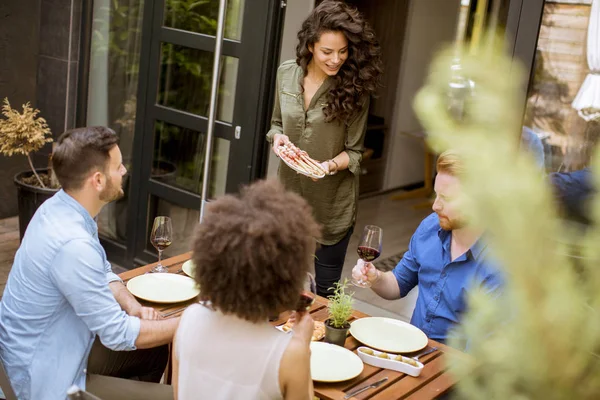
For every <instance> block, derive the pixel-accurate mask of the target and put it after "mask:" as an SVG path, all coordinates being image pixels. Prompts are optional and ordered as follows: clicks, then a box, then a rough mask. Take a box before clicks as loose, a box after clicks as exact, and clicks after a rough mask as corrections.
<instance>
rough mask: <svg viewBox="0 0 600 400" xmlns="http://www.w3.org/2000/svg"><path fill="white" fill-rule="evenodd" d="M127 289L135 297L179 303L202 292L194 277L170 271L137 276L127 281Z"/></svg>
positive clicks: (157, 301) (156, 301)
mask: <svg viewBox="0 0 600 400" xmlns="http://www.w3.org/2000/svg"><path fill="white" fill-rule="evenodd" d="M127 289H128V290H129V291H130V292H131V294H133V295H134V296H135V297H138V298H140V299H142V300H147V301H152V302H154V303H179V302H181V301H186V300H190V299H193V298H194V297H196V296H198V294H199V293H200V290H199V289H198V287H197V286H196V281H194V280H193V279H192V278H188V277H187V276H183V275H176V274H169V273H153V274H144V275H140V276H136V277H135V278H133V279H131V280H130V281H129V282H127Z"/></svg>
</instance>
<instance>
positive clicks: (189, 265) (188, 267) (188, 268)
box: [181, 260, 196, 278]
mask: <svg viewBox="0 0 600 400" xmlns="http://www.w3.org/2000/svg"><path fill="white" fill-rule="evenodd" d="M181 269H182V270H183V272H185V274H186V275H187V276H189V277H190V278H193V277H194V271H195V270H196V266H195V265H194V262H193V261H192V260H187V261H186V262H184V263H183V265H182V266H181Z"/></svg>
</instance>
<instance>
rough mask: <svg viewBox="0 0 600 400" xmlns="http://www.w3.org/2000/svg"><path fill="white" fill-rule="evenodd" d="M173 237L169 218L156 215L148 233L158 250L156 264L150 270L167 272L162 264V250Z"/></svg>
mask: <svg viewBox="0 0 600 400" xmlns="http://www.w3.org/2000/svg"><path fill="white" fill-rule="evenodd" d="M172 238H173V227H172V226H171V218H169V217H156V218H154V224H153V225H152V233H151V234H150V243H152V246H154V247H155V248H156V250H157V251H158V264H156V266H155V267H154V268H152V270H151V271H150V272H169V270H168V269H167V268H165V267H164V266H163V265H162V262H161V261H162V252H163V250H164V249H166V248H167V247H169V246H170V245H171V240H172Z"/></svg>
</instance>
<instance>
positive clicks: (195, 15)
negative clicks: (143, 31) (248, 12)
mask: <svg viewBox="0 0 600 400" xmlns="http://www.w3.org/2000/svg"><path fill="white" fill-rule="evenodd" d="M243 14H244V0H228V1H227V12H226V15H225V32H224V34H225V37H226V38H228V39H234V40H240V38H241V36H242V18H243ZM218 17H219V2H218V1H216V0H205V1H198V0H167V1H166V2H165V20H164V25H165V26H167V27H170V28H176V29H181V30H184V31H191V32H196V33H203V34H205V35H212V36H215V35H216V32H217V18H218Z"/></svg>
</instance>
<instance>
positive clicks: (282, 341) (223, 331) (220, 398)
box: [174, 304, 292, 400]
mask: <svg viewBox="0 0 600 400" xmlns="http://www.w3.org/2000/svg"><path fill="white" fill-rule="evenodd" d="M291 337H292V335H289V334H286V333H283V332H281V331H279V330H277V329H276V328H275V327H273V326H272V325H271V324H269V323H268V322H266V321H265V322H264V323H251V322H248V321H245V320H243V319H241V318H238V317H236V316H233V315H225V314H223V313H221V312H220V311H214V310H211V309H209V308H207V307H205V306H203V305H200V304H194V305H191V306H190V307H188V308H187V310H185V312H184V313H183V316H182V318H181V322H180V323H179V328H178V330H177V342H176V347H175V349H174V350H175V354H176V356H177V359H178V360H179V378H178V396H179V399H181V400H188V399H214V400H229V399H231V400H237V399H239V400H254V399H257V400H258V399H282V398H283V396H282V394H281V388H280V387H279V364H280V362H281V357H282V355H283V353H284V351H285V349H286V348H287V346H288V344H289V342H290V339H291Z"/></svg>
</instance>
